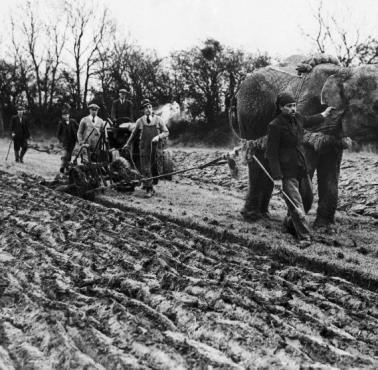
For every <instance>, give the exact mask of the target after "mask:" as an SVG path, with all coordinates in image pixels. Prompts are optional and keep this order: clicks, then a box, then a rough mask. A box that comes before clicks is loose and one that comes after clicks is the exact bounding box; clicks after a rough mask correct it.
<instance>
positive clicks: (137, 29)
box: [0, 0, 378, 56]
mask: <svg viewBox="0 0 378 370" xmlns="http://www.w3.org/2000/svg"><path fill="white" fill-rule="evenodd" d="M20 1H21V2H22V1H24V0H20ZM32 1H37V0H32ZM55 1H56V2H59V1H60V0H55ZM100 1H102V0H100ZM103 1H104V3H105V4H106V5H107V6H108V7H109V8H110V10H111V13H112V15H113V17H114V18H115V19H116V21H117V24H118V28H119V30H120V31H121V32H122V33H123V34H124V35H128V34H130V35H131V37H132V38H133V39H134V40H135V41H136V42H138V43H139V44H140V45H141V46H143V47H145V48H150V49H156V50H157V52H158V53H159V54H160V55H161V56H165V55H168V54H169V53H170V52H171V51H174V50H178V49H184V48H187V47H190V46H193V45H196V44H198V43H199V42H200V41H203V40H204V39H206V38H208V37H211V38H215V39H217V40H219V41H221V42H222V43H224V44H227V45H230V46H234V47H241V48H243V49H245V50H248V51H251V52H255V51H257V50H260V51H267V52H268V53H269V54H271V55H273V56H287V55H291V54H296V53H309V52H311V51H312V48H313V45H312V44H311V43H310V42H309V40H308V39H306V37H304V36H303V34H302V32H301V28H303V29H305V30H308V31H310V32H311V31H312V32H314V31H315V30H316V22H315V20H314V17H313V9H314V8H316V7H317V5H316V4H317V3H318V0H107V1H105V0H103ZM15 3H16V1H15V0H0V5H1V6H2V9H3V10H4V12H2V13H3V15H2V17H3V18H9V11H11V9H12V8H13V7H14V6H15ZM323 4H324V8H326V9H327V10H329V11H330V12H332V13H334V14H337V15H338V16H340V17H341V18H343V17H344V18H345V19H344V22H345V24H346V25H347V27H349V28H350V30H351V31H353V30H355V29H356V28H359V29H360V30H361V32H362V34H363V35H366V34H372V35H376V36H378V32H377V29H378V20H377V16H378V1H376V0H359V1H355V0H323ZM348 9H349V10H348ZM5 20H6V19H5ZM0 37H1V38H2V39H4V38H7V35H4V34H3V35H2V36H0Z"/></svg>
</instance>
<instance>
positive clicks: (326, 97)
mask: <svg viewBox="0 0 378 370" xmlns="http://www.w3.org/2000/svg"><path fill="white" fill-rule="evenodd" d="M341 89H342V81H340V79H339V78H338V77H337V76H336V75H331V76H329V77H328V78H327V80H326V82H325V83H324V85H323V88H322V92H321V95H320V100H321V103H322V104H326V105H328V106H329V107H334V108H336V109H340V108H342V107H343V105H344V101H343V98H342V96H341Z"/></svg>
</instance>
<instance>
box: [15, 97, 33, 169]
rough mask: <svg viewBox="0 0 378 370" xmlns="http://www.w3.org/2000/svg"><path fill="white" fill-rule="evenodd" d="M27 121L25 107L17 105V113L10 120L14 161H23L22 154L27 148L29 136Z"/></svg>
mask: <svg viewBox="0 0 378 370" xmlns="http://www.w3.org/2000/svg"><path fill="white" fill-rule="evenodd" d="M28 125H29V122H28V119H27V117H26V116H25V107H24V106H23V105H22V104H21V105H19V106H18V107H17V115H15V116H13V117H12V120H11V133H12V139H13V146H14V155H15V160H16V162H20V163H23V162H24V155H25V153H26V151H27V150H28V139H29V138H30V132H29V127H28Z"/></svg>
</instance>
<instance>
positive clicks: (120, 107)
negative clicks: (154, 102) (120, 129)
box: [111, 99, 134, 123]
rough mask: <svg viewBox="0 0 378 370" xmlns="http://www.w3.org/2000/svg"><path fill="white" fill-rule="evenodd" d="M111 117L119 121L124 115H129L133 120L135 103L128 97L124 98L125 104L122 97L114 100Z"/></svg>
mask: <svg viewBox="0 0 378 370" xmlns="http://www.w3.org/2000/svg"><path fill="white" fill-rule="evenodd" d="M111 117H112V120H113V121H115V122H117V119H119V118H122V117H129V118H130V120H131V121H133V119H134V115H133V103H132V102H131V101H130V100H127V99H125V100H124V102H123V104H122V103H121V100H120V99H117V100H114V101H113V104H112V112H111ZM118 123H122V122H118Z"/></svg>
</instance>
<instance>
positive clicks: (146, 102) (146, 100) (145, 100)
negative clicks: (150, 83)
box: [140, 99, 152, 109]
mask: <svg viewBox="0 0 378 370" xmlns="http://www.w3.org/2000/svg"><path fill="white" fill-rule="evenodd" d="M147 105H152V104H151V102H150V99H143V100H142V103H140V107H141V109H143V108H146V106H147Z"/></svg>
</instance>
